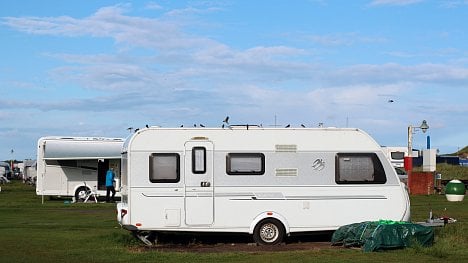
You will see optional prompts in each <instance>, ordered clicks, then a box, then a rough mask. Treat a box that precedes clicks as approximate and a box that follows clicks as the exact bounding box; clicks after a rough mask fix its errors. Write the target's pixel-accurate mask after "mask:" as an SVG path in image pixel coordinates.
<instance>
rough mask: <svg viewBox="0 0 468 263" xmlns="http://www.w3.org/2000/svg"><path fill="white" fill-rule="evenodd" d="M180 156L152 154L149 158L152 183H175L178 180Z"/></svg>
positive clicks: (174, 154) (175, 154)
mask: <svg viewBox="0 0 468 263" xmlns="http://www.w3.org/2000/svg"><path fill="white" fill-rule="evenodd" d="M179 167H180V156H179V154H177V153H153V154H151V155H150V157H149V179H150V181H151V182H152V183H177V182H179V180H180V168H179Z"/></svg>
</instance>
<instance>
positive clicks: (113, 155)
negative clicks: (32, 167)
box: [36, 137, 124, 200]
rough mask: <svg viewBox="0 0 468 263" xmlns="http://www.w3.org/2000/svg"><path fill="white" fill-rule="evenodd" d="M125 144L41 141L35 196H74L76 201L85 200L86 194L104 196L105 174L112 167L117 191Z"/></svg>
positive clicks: (70, 139) (115, 141)
mask: <svg viewBox="0 0 468 263" xmlns="http://www.w3.org/2000/svg"><path fill="white" fill-rule="evenodd" d="M123 143H124V140H123V139H121V138H100V137H99V138H92V137H67V138H65V137H42V138H40V139H39V141H38V143H37V145H38V148H37V182H36V194H37V195H42V196H46V195H49V196H74V197H75V198H76V200H83V199H84V198H85V197H86V192H87V191H95V192H96V193H97V194H99V195H105V194H106V186H105V183H106V172H107V170H108V169H109V168H110V167H112V168H114V171H115V173H116V187H115V189H116V190H118V189H119V187H120V180H119V178H120V158H121V150H122V146H123ZM117 194H118V193H117Z"/></svg>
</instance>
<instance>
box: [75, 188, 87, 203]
mask: <svg viewBox="0 0 468 263" xmlns="http://www.w3.org/2000/svg"><path fill="white" fill-rule="evenodd" d="M88 191H89V190H88V188H87V187H85V186H81V187H78V189H76V192H75V200H76V202H83V201H84V200H85V198H86V193H87V192H88Z"/></svg>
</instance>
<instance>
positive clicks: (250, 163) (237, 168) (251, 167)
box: [226, 153, 265, 175]
mask: <svg viewBox="0 0 468 263" xmlns="http://www.w3.org/2000/svg"><path fill="white" fill-rule="evenodd" d="M226 173H227V174H229V175H262V174H264V173H265V155H264V154H263V153H229V154H227V156H226Z"/></svg>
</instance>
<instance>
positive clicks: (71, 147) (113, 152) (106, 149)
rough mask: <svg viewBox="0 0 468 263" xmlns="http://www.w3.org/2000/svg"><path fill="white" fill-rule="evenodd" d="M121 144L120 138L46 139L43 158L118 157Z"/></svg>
mask: <svg viewBox="0 0 468 263" xmlns="http://www.w3.org/2000/svg"><path fill="white" fill-rule="evenodd" d="M122 145H123V141H120V140H102V141H99V140H97V141H91V140H90V141H76V140H73V141H72V140H70V141H64V140H48V141H46V143H45V145H44V159H45V160H70V159H73V160H77V159H120V158H121V157H120V153H121V151H122Z"/></svg>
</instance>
